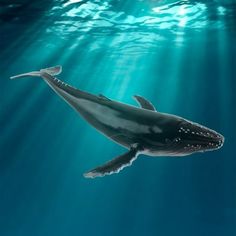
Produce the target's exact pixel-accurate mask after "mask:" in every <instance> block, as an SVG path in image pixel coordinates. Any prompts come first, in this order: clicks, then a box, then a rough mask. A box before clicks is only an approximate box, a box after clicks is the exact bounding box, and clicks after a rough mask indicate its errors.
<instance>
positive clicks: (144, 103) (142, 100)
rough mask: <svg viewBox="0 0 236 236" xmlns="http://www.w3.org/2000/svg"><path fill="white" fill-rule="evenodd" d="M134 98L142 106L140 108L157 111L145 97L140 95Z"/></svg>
mask: <svg viewBox="0 0 236 236" xmlns="http://www.w3.org/2000/svg"><path fill="white" fill-rule="evenodd" d="M133 98H134V99H135V100H136V101H137V102H138V103H139V104H140V106H141V107H142V108H144V109H146V110H152V111H156V108H155V107H154V106H153V105H152V103H151V102H149V101H148V100H147V99H145V98H144V97H141V96H139V95H134V96H133Z"/></svg>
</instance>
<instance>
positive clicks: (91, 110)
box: [11, 66, 224, 178]
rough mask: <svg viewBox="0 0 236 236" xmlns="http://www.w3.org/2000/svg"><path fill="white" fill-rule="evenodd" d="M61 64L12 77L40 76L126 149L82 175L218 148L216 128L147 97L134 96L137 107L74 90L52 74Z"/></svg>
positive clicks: (108, 172) (87, 175) (93, 175)
mask: <svg viewBox="0 0 236 236" xmlns="http://www.w3.org/2000/svg"><path fill="white" fill-rule="evenodd" d="M61 71H62V67H61V66H55V67H50V68H46V69H41V70H39V71H32V72H29V73H24V74H19V75H16V76H12V77H11V79H17V78H23V77H41V78H42V79H43V80H44V81H45V82H46V83H47V84H48V85H49V86H50V87H51V88H52V89H53V90H54V91H55V92H56V93H57V94H58V95H59V96H60V97H62V98H63V99H64V100H65V101H66V102H67V103H68V104H69V105H70V106H71V107H72V108H74V109H75V110H76V111H77V112H78V113H79V114H80V115H81V116H82V117H83V118H84V119H85V120H86V121H87V122H88V123H89V124H90V125H91V126H93V127H94V128H95V129H97V130H98V131H100V132H101V133H102V134H104V135H105V136H106V137H108V138H109V139H111V140H113V141H114V142H116V143H118V144H119V145H121V146H123V147H125V148H127V149H128V151H127V152H126V153H124V154H122V155H120V156H118V157H116V158H114V159H112V160H111V161H108V162H106V163H105V164H103V165H101V166H98V167H96V168H94V169H92V170H90V171H88V172H87V173H85V174H84V176H85V177H88V178H94V177H98V176H100V177H101V176H104V175H109V174H113V173H118V172H119V171H120V170H122V169H123V168H124V167H126V166H129V165H131V164H132V162H133V161H134V160H135V159H136V158H137V156H138V155H139V154H145V155H148V156H186V155H190V154H193V153H196V152H205V151H212V150H216V149H219V148H221V147H222V146H223V143H224V137H223V136H222V135H221V134H219V133H217V132H216V131H214V130H212V129H209V128H207V127H204V126H202V125H200V124H198V123H194V122H192V121H189V120H187V119H184V118H182V117H179V116H175V115H172V114H167V113H161V112H159V111H157V109H156V108H155V107H154V105H153V104H152V103H151V102H149V101H148V100H147V99H145V98H143V97H141V96H138V95H135V96H134V99H135V100H136V101H137V103H138V104H139V107H135V106H132V105H128V104H124V103H121V102H117V101H114V100H111V99H109V98H107V97H106V96H104V95H93V94H90V93H88V92H85V91H82V90H80V89H76V88H74V87H72V86H70V85H68V84H66V83H64V82H62V81H61V80H59V79H57V78H56V77H55V76H56V75H59V74H60V73H61Z"/></svg>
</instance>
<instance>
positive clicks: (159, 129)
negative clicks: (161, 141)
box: [152, 126, 163, 134]
mask: <svg viewBox="0 0 236 236" xmlns="http://www.w3.org/2000/svg"><path fill="white" fill-rule="evenodd" d="M152 129H153V131H154V132H155V133H159V134H160V133H162V132H163V130H162V129H161V128H159V127H158V126H154V127H153V128H152Z"/></svg>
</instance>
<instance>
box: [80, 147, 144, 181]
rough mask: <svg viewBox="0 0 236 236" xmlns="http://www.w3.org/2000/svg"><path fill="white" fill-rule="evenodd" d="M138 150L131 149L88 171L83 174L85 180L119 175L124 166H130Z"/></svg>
mask: <svg viewBox="0 0 236 236" xmlns="http://www.w3.org/2000/svg"><path fill="white" fill-rule="evenodd" d="M138 151H139V149H138V148H137V146H136V147H132V148H131V149H130V150H129V151H128V152H126V153H125V154H123V155H121V156H118V157H116V158H114V159H112V160H111V161H108V162H107V163H105V164H104V165H101V166H98V167H96V168H95V169H92V170H90V171H89V172H87V173H85V174H84V177H86V178H95V177H103V176H104V175H111V174H114V173H119V172H120V171H121V170H122V169H123V168H125V167H126V166H130V165H131V164H132V162H133V161H134V160H135V159H136V158H137V155H138Z"/></svg>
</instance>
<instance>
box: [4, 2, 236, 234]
mask: <svg viewBox="0 0 236 236" xmlns="http://www.w3.org/2000/svg"><path fill="white" fill-rule="evenodd" d="M58 64H60V65H62V67H63V73H62V74H61V75H59V76H58V78H60V79H61V80H62V81H64V82H66V83H69V84H71V85H73V86H75V87H78V88H80V89H82V90H85V91H88V92H91V93H95V94H100V93H101V94H104V95H105V96H107V97H109V98H111V99H115V100H118V101H122V102H125V103H129V104H132V105H137V104H136V103H135V101H134V100H133V99H132V96H133V95H134V94H139V95H142V96H144V97H146V98H147V99H148V100H150V101H151V102H152V103H153V104H154V105H155V106H156V108H157V110H158V111H161V112H166V113H172V114H176V115H179V116H182V117H185V118H187V119H189V120H192V121H195V122H199V123H201V124H203V125H205V126H207V127H210V128H212V129H214V130H216V131H218V132H220V133H222V134H223V135H224V136H225V144H224V146H223V148H221V149H220V150H217V151H213V152H207V153H204V154H194V155H191V156H188V157H186V158H168V157H158V158H151V157H147V156H144V155H140V157H139V158H138V159H137V160H136V161H135V162H134V163H133V165H132V166H131V167H129V168H126V169H124V170H123V171H121V172H120V173H119V174H114V175H111V176H106V177H104V178H96V179H85V178H84V177H83V175H82V174H83V173H84V172H86V171H88V170H89V169H91V168H94V167H96V166H98V165H100V164H102V163H104V162H106V161H107V160H109V159H112V158H114V157H116V156H118V155H120V154H121V153H123V152H124V151H125V150H124V149H123V148H122V147H120V146H118V145H117V144H115V143H113V142H111V141H110V140H108V139H107V138H105V137H104V136H102V135H101V134H100V133H98V132H97V131H96V130H95V129H93V128H92V127H91V126H89V125H88V124H87V123H86V122H85V121H84V120H83V119H81V117H80V116H78V114H77V113H76V112H74V111H73V110H72V109H71V108H70V107H69V106H68V105H67V104H66V103H65V102H64V101H63V100H62V99H60V98H59V97H58V96H57V95H56V94H55V93H54V92H53V91H52V90H51V89H50V88H49V87H48V86H47V85H46V84H45V83H44V82H43V81H42V80H40V79H37V78H32V79H24V80H15V81H11V80H9V77H10V76H12V75H15V74H19V73H23V72H28V71H32V70H38V69H41V68H45V67H49V66H54V65H58ZM0 72H1V74H0V236H52V235H57V236H67V235H69V236H84V235H86V236H111V235H112V236H120V235H123V236H126V235H127V236H128V235H129V236H131V235H135V236H172V235H178V236H222V235H224V236H235V235H236V149H235V147H236V138H235V135H236V2H235V0H225V1H223V0H211V1H210V0H205V1H203V0H189V1H187V0H186V1H185V0H183V1H175V0H169V1H168V0H163V1H161V0H159V1H155V0H104V1H102V0H90V1H88V0H54V1H53V0H42V1H29V0H12V1H9V0H1V1H0Z"/></svg>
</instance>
